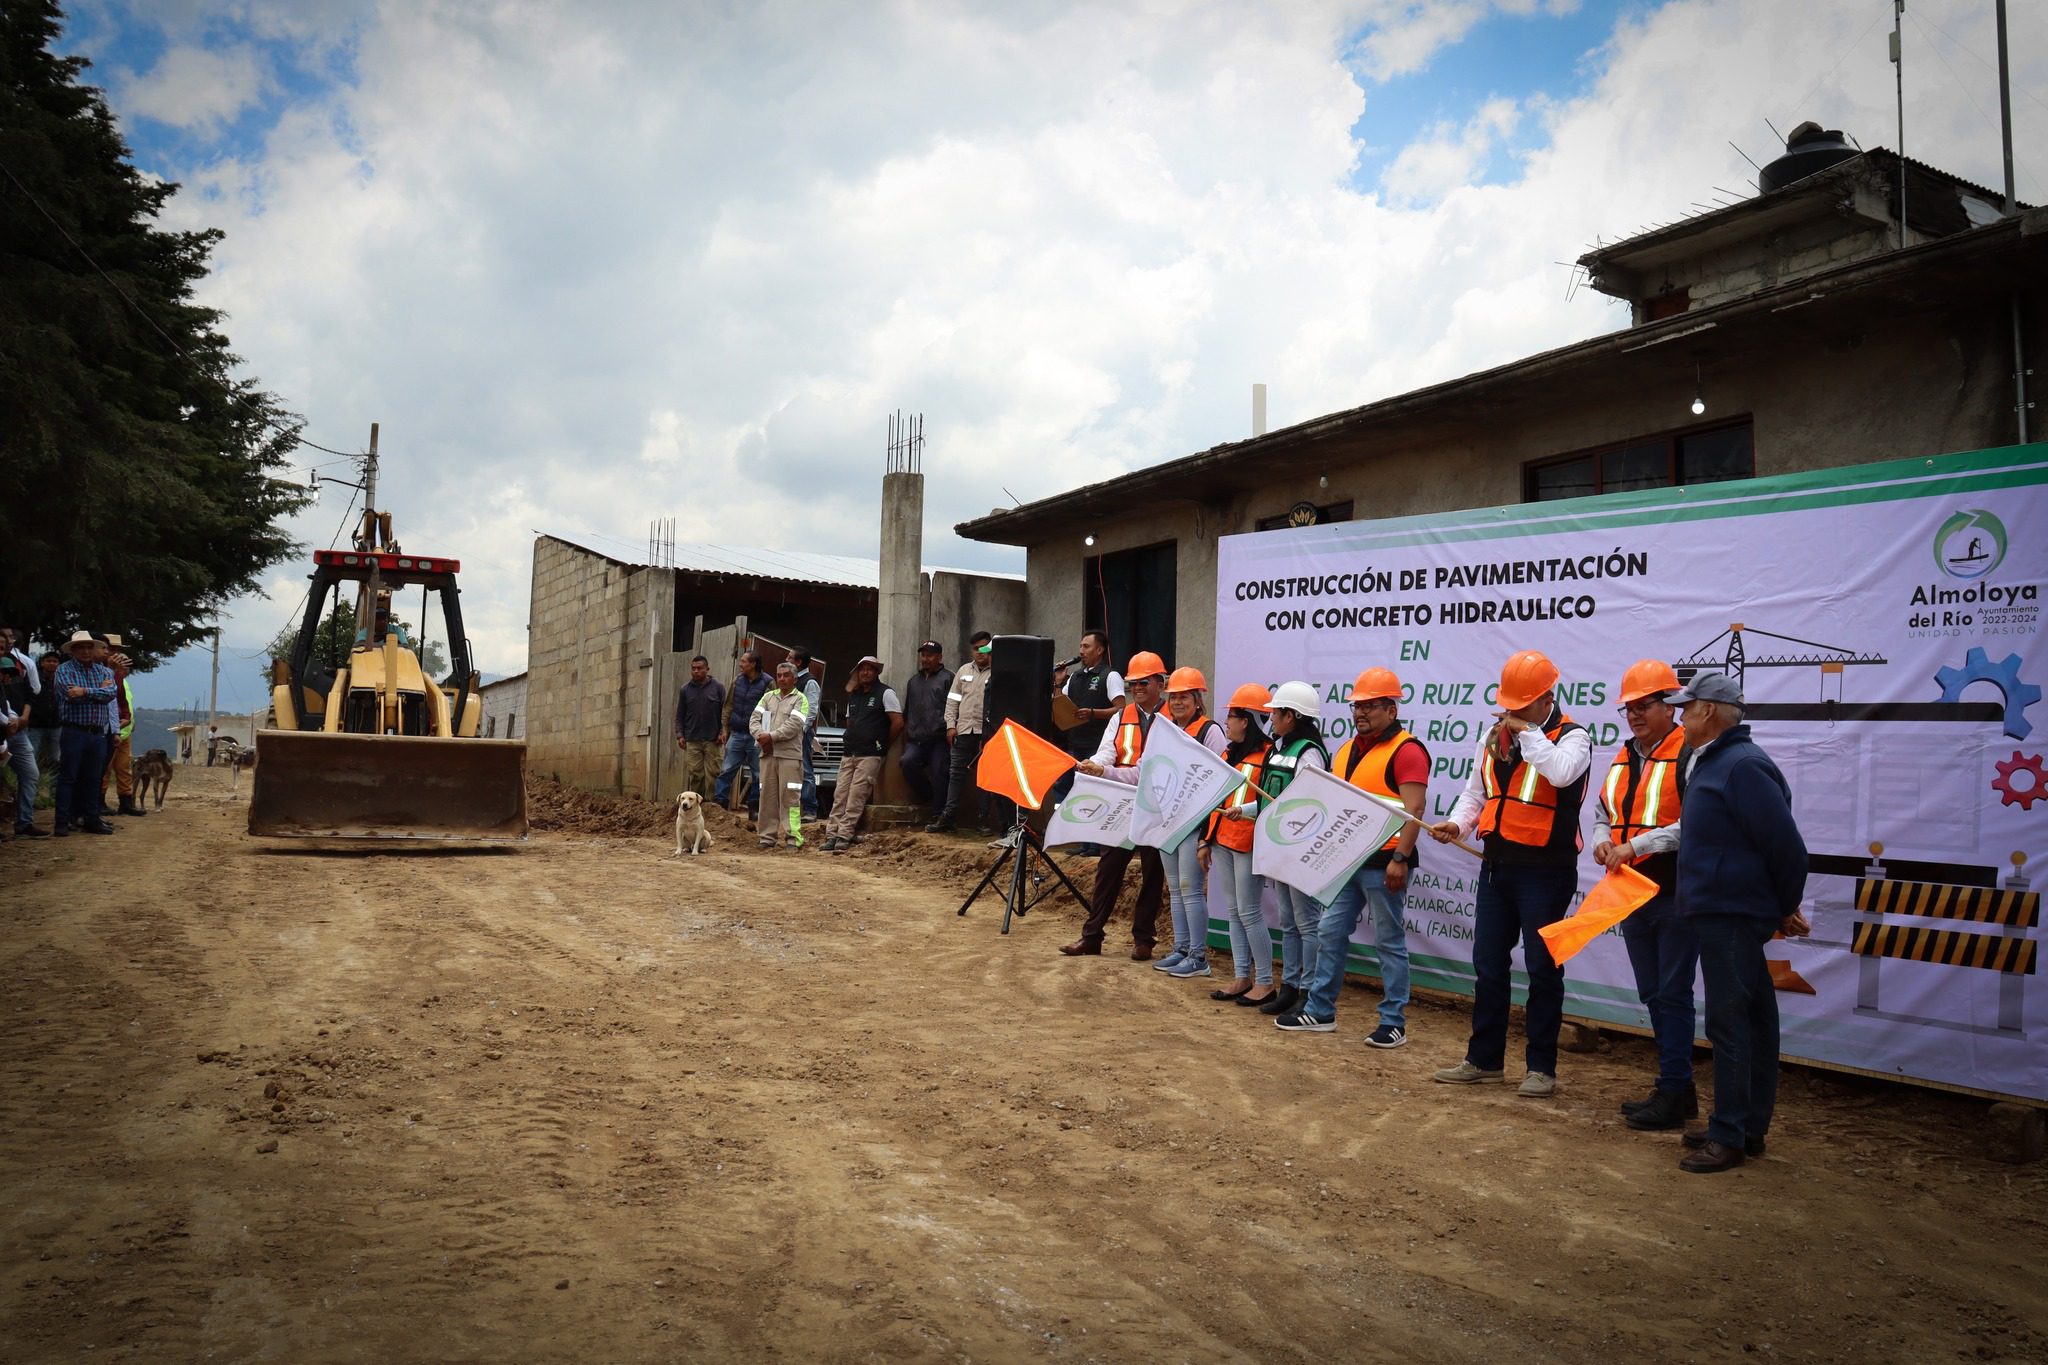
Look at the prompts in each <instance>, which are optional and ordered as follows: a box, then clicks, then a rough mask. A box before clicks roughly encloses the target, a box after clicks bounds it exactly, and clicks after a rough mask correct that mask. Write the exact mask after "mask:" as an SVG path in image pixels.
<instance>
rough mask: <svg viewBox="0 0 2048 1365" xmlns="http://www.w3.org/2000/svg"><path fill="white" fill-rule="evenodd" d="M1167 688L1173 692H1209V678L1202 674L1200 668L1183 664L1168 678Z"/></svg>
mask: <svg viewBox="0 0 2048 1365" xmlns="http://www.w3.org/2000/svg"><path fill="white" fill-rule="evenodd" d="M1166 690H1167V691H1168V692H1169V693H1172V692H1207V691H1208V690H1209V680H1208V679H1207V678H1205V677H1203V676H1202V670H1201V669H1199V668H1190V667H1188V666H1187V665H1185V664H1183V665H1182V666H1181V667H1179V668H1176V669H1174V670H1173V676H1172V677H1170V678H1168V679H1167V680H1166Z"/></svg>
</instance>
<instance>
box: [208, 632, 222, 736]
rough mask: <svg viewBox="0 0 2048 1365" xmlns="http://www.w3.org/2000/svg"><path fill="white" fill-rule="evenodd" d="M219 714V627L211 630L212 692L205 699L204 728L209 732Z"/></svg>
mask: <svg viewBox="0 0 2048 1365" xmlns="http://www.w3.org/2000/svg"><path fill="white" fill-rule="evenodd" d="M219 713H220V627H219V626H215V627H214V628H213V690H212V691H211V692H210V693H208V694H207V697H206V728H207V729H208V730H209V731H210V730H212V729H213V727H214V724H215V718H216V717H217V716H218V715H219Z"/></svg>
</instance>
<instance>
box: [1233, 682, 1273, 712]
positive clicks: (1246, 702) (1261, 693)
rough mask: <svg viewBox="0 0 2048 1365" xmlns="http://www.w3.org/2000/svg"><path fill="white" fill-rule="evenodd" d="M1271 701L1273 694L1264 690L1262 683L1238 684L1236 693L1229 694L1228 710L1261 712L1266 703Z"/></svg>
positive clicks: (1264, 686)
mask: <svg viewBox="0 0 2048 1365" xmlns="http://www.w3.org/2000/svg"><path fill="white" fill-rule="evenodd" d="M1271 700H1273V694H1272V693H1271V692H1269V691H1267V690H1266V685H1265V684H1264V683H1239V684H1238V687H1237V691H1235V692H1232V693H1231V694H1230V709H1231V710H1233V711H1263V710H1265V709H1266V703H1267V702H1269V701H1271Z"/></svg>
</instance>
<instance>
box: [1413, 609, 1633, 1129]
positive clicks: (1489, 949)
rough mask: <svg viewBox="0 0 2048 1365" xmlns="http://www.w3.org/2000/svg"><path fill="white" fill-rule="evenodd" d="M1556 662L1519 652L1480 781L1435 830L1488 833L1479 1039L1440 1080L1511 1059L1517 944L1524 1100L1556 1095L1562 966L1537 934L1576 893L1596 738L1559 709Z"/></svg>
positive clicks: (1485, 744) (1495, 1067)
mask: <svg viewBox="0 0 2048 1365" xmlns="http://www.w3.org/2000/svg"><path fill="white" fill-rule="evenodd" d="M1557 676H1558V674H1557V665H1556V664H1554V663H1552V662H1551V661H1550V660H1549V659H1548V658H1547V657H1546V656H1545V655H1544V654H1543V653H1542V652H1541V651H1539V650H1534V649H1525V650H1522V651H1521V652H1520V653H1518V654H1515V655H1513V656H1511V657H1510V658H1509V659H1508V661H1507V665H1506V666H1505V667H1504V668H1502V669H1501V674H1500V706H1501V709H1500V712H1499V718H1498V719H1497V721H1496V722H1495V723H1494V724H1493V725H1491V726H1489V727H1487V730H1486V733H1485V734H1484V735H1482V736H1481V737H1480V740H1479V749H1478V752H1477V753H1476V754H1475V755H1474V756H1473V761H1472V778H1471V781H1469V782H1467V783H1466V784H1465V790H1464V791H1462V792H1460V793H1459V794H1458V800H1457V804H1456V805H1454V806H1452V807H1451V816H1450V818H1449V819H1448V820H1444V821H1442V822H1440V823H1438V824H1436V825H1432V826H1431V827H1430V831H1429V832H1430V834H1431V836H1432V837H1434V838H1436V839H1438V840H1440V841H1442V842H1444V843H1449V842H1450V841H1451V840H1453V839H1458V838H1470V837H1471V836H1472V834H1473V833H1474V832H1475V831H1476V832H1477V833H1478V834H1479V835H1480V836H1481V845H1482V848H1483V851H1484V853H1485V858H1484V860H1483V861H1482V862H1481V863H1480V866H1479V896H1478V904H1477V905H1476V907H1475V909H1474V912H1473V918H1474V920H1475V923H1474V925H1473V934H1472V973H1473V978H1474V980H1473V985H1472V1041H1471V1042H1470V1043H1469V1044H1467V1045H1466V1048H1465V1060H1464V1061H1462V1062H1459V1063H1458V1064H1457V1065H1456V1066H1452V1067H1446V1068H1444V1069H1443V1070H1442V1071H1439V1072H1437V1073H1436V1079H1437V1080H1439V1081H1442V1082H1443V1083H1444V1084H1446V1085H1471V1084H1474V1083H1477V1082H1481V1081H1498V1080H1500V1079H1501V1077H1502V1072H1503V1069H1504V1066H1505V1062H1506V1056H1507V1043H1508V1004H1509V995H1510V990H1511V984H1510V978H1509V972H1510V970H1511V967H1512V958H1513V954H1514V950H1515V940H1516V939H1517V938H1519V939H1520V940H1521V941H1522V957H1523V961H1524V962H1525V963H1526V964H1527V966H1528V969H1529V1003H1528V1005H1527V1007H1526V1013H1525V1016H1524V1019H1523V1025H1524V1028H1525V1029H1526V1030H1527V1033H1528V1048H1527V1052H1526V1053H1525V1057H1526V1059H1527V1062H1528V1067H1529V1072H1528V1075H1527V1076H1525V1077H1524V1078H1523V1080H1522V1088H1521V1090H1520V1091H1518V1092H1517V1093H1519V1094H1522V1095H1528V1096H1532V1097H1536V1098H1541V1097H1544V1096H1547V1095H1550V1094H1552V1093H1554V1092H1555V1091H1556V1089H1557V1034H1558V1030H1559V1028H1560V1027H1561V1026H1562V1025H1563V1022H1564V969H1563V968H1562V967H1560V966H1558V965H1557V963H1556V962H1555V961H1554V960H1553V959H1552V958H1551V956H1550V949H1549V946H1548V945H1546V944H1545V943H1544V941H1543V936H1542V934H1540V933H1538V932H1537V931H1538V930H1540V929H1541V928H1542V927H1543V926H1544V925H1546V924H1555V923H1556V922H1557V921H1558V920H1561V919H1563V918H1564V912H1565V909H1566V907H1568V906H1569V905H1570V904H1571V900H1572V893H1573V892H1574V891H1576V890H1577V889H1578V886H1579V868H1578V862H1579V849H1580V845H1581V840H1580V837H1579V807H1580V805H1581V804H1582V803H1583V802H1584V800H1585V796H1586V770H1587V769H1588V768H1589V767H1590V766H1591V765H1592V761H1593V742H1592V740H1591V738H1590V737H1589V736H1588V735H1587V734H1586V728H1585V727H1584V726H1583V725H1580V724H1579V723H1578V722H1577V721H1574V720H1573V719H1571V717H1569V716H1567V715H1565V713H1564V711H1563V710H1562V708H1560V707H1559V706H1558V704H1557Z"/></svg>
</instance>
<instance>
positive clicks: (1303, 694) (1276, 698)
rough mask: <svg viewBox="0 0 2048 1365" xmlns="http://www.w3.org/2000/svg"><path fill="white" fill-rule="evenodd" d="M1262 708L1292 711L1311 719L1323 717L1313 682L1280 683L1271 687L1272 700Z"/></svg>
mask: <svg viewBox="0 0 2048 1365" xmlns="http://www.w3.org/2000/svg"><path fill="white" fill-rule="evenodd" d="M1263 709H1265V710H1267V711H1292V712H1294V714H1295V715H1297V716H1308V717H1310V718H1311V719H1313V720H1321V719H1322V718H1323V707H1322V698H1321V697H1319V696H1317V695H1316V689H1315V684H1314V683H1305V682H1284V683H1281V684H1280V685H1279V686H1278V687H1276V688H1274V689H1273V700H1271V701H1269V702H1267V703H1266V705H1265V707H1264V708H1263Z"/></svg>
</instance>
